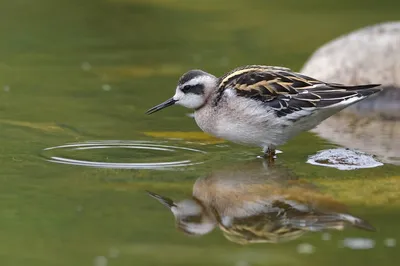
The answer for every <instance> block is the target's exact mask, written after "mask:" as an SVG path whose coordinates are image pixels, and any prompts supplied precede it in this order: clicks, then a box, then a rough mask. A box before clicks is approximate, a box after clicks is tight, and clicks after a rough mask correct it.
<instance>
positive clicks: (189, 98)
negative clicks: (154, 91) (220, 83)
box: [146, 70, 218, 114]
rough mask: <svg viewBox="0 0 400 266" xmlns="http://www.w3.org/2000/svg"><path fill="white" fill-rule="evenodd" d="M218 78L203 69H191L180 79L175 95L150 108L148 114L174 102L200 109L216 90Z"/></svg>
mask: <svg viewBox="0 0 400 266" xmlns="http://www.w3.org/2000/svg"><path fill="white" fill-rule="evenodd" d="M217 80H218V79H217V78H216V77H215V76H213V75H211V74H209V73H207V72H204V71H202V70H190V71H188V72H186V73H185V74H183V76H182V77H181V78H180V79H179V82H178V85H177V87H176V90H175V95H174V96H173V97H172V98H170V99H168V100H166V101H165V102H163V103H161V104H159V105H156V106H154V107H152V108H150V109H149V110H147V112H146V114H152V113H155V112H157V111H160V110H161V109H164V108H165V107H168V106H171V105H174V104H179V105H182V106H184V107H186V108H190V109H198V108H200V107H202V106H203V105H204V104H205V103H206V101H207V99H208V97H209V96H210V94H211V92H212V91H213V90H215V88H216V86H217Z"/></svg>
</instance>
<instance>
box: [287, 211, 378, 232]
mask: <svg viewBox="0 0 400 266" xmlns="http://www.w3.org/2000/svg"><path fill="white" fill-rule="evenodd" d="M289 223H290V224H291V225H292V226H294V227H296V228H302V229H305V230H309V231H322V230H326V229H335V230H343V229H344V228H345V227H347V226H353V227H355V228H359V229H363V230H366V231H376V229H375V228H374V227H373V226H372V225H371V224H369V223H368V222H367V221H365V220H363V219H361V218H358V217H355V216H352V215H350V214H342V213H319V214H316V215H308V216H307V217H301V216H300V217H293V218H291V219H290V221H289Z"/></svg>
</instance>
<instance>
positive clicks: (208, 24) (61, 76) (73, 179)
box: [0, 0, 400, 266]
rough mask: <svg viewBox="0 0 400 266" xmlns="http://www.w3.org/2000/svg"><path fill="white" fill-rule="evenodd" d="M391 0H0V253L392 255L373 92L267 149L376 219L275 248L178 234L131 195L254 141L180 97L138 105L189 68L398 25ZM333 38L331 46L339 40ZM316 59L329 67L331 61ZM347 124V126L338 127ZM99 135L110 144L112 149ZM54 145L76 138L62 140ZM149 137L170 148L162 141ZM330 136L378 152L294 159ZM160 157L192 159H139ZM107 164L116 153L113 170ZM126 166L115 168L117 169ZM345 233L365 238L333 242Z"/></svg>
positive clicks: (270, 260) (9, 258) (268, 61)
mask: <svg viewBox="0 0 400 266" xmlns="http://www.w3.org/2000/svg"><path fill="white" fill-rule="evenodd" d="M399 10H400V2H399V1H395V0H382V1H372V0H362V1H361V0H351V1H349V0H335V1H334V0H318V1H317V0H280V1H273V0H267V1H262V0H248V1H244V0H230V1H228V0H218V1H211V0H204V1H194V0H181V1H179V0H169V1H168V0H79V1H78V0H35V1H32V0H2V1H1V4H0V14H1V16H0V40H1V41H0V129H1V130H0V166H1V167H0V236H1V240H2V241H1V242H0V264H1V265H7V266H9V265H10V266H11V265H32V266H34V265H40V266H47V265H49V266H50V265H96V266H106V265H121V266H122V265H205V264H207V265H235V266H247V265H321V263H324V264H325V265H337V264H339V263H340V264H345V265H347V264H348V265H376V264H377V263H379V264H380V265H397V264H398V261H399V259H400V255H399V254H398V252H396V249H397V248H396V239H397V238H398V237H399V236H400V230H399V228H398V219H399V218H400V214H399V213H400V212H399V207H400V196H399V195H398V191H399V190H398V189H399V188H400V182H399V180H400V179H399V178H400V168H399V167H400V166H399V157H400V155H399V153H398V152H399V149H397V148H396V147H398V146H399V145H400V144H399V138H398V134H397V132H400V129H399V124H398V118H399V116H387V115H382V114H381V110H382V109H384V110H385V111H386V112H387V108H386V107H387V106H389V105H388V104H387V101H386V100H382V99H380V100H379V99H377V100H376V101H378V103H379V104H378V105H377V104H376V102H374V101H373V100H371V103H370V104H368V105H367V106H366V107H365V108H367V109H368V108H370V109H371V110H372V111H373V112H372V115H371V116H370V117H367V118H364V117H363V118H360V116H359V115H360V113H361V115H362V114H364V113H368V115H370V113H369V112H367V111H361V112H356V111H354V110H356V109H354V110H353V111H354V112H353V113H345V115H344V116H343V115H341V116H337V117H336V118H332V120H330V122H329V123H328V124H326V126H325V127H321V128H320V129H319V131H316V132H314V133H304V134H302V135H301V136H299V137H297V138H295V139H293V140H292V141H290V142H289V143H288V144H286V145H285V146H283V147H282V148H281V150H282V151H283V154H281V155H280V156H279V158H280V160H279V163H278V164H279V165H281V166H282V167H283V168H285V169H290V171H291V172H293V173H294V174H295V175H296V177H297V178H298V179H301V180H307V181H308V182H313V183H315V185H317V186H318V187H320V188H321V189H322V190H323V191H324V193H327V194H329V195H332V196H333V197H335V198H336V199H337V200H338V201H340V202H342V203H344V204H346V205H348V206H349V208H350V210H351V211H352V213H353V214H355V215H357V216H361V217H363V218H365V219H367V220H368V221H369V222H370V223H371V224H373V225H374V226H375V227H376V228H377V229H378V231H377V232H375V233H371V232H364V231H360V230H355V229H349V231H347V230H345V231H343V232H333V233H332V235H329V236H328V235H321V234H320V233H309V234H307V235H306V236H302V237H301V238H299V239H297V240H294V241H290V242H287V243H283V244H254V245H245V246H242V245H238V244H236V243H232V242H230V241H228V240H227V239H225V238H224V237H223V236H222V234H221V233H220V232H219V231H218V230H215V231H214V232H212V233H211V234H209V235H206V236H204V237H194V238H193V237H187V236H185V235H184V234H183V233H182V232H178V231H177V230H176V229H175V226H174V221H173V217H172V215H171V214H170V213H169V212H168V210H165V209H163V207H162V206H161V205H159V204H158V203H157V202H155V201H154V200H153V199H151V198H150V197H148V196H147V195H146V194H145V192H144V191H145V190H146V189H149V190H155V191H158V192H160V193H165V194H167V195H169V196H171V197H173V198H178V199H182V198H184V197H188V196H190V195H191V193H192V186H193V183H194V182H195V180H196V179H197V178H199V177H201V176H204V175H207V174H209V173H210V172H213V171H214V170H215V169H218V168H219V167H221V166H229V165H232V164H238V163H240V162H241V161H246V160H253V159H254V158H255V157H256V156H257V155H259V153H260V151H259V149H257V148H249V147H242V146H238V145H235V144H232V143H227V142H223V141H220V140H216V139H213V138H211V137H208V136H206V135H203V134H202V133H201V132H200V130H199V129H198V127H197V125H196V124H195V122H194V121H193V119H192V118H190V117H188V116H187V113H188V112H189V111H188V110H185V109H183V108H180V107H174V108H168V109H167V110H165V111H163V112H162V113H157V114H156V115H153V116H146V115H144V112H145V111H146V110H147V109H148V108H150V107H152V106H154V105H155V104H158V103H160V102H161V101H164V100H165V99H167V98H169V97H171V95H172V94H173V92H174V90H175V86H176V83H177V80H178V78H179V77H180V76H181V75H182V74H183V73H184V72H186V71H187V70H189V69H193V68H199V69H203V70H205V71H207V72H210V73H212V74H214V75H216V76H220V75H223V74H224V73H225V72H227V71H229V70H231V69H233V68H235V67H237V66H241V65H247V64H265V65H278V66H285V67H289V68H291V69H293V70H295V71H300V70H302V68H303V66H304V65H305V64H306V62H307V61H308V60H309V58H310V57H311V56H312V55H313V53H314V52H315V51H316V50H317V49H318V48H319V47H321V46H323V45H325V44H326V43H328V42H330V41H332V40H333V39H335V38H338V37H339V36H342V35H344V34H348V33H350V32H353V31H356V30H359V29H361V28H364V27H367V26H372V25H375V24H378V23H384V22H391V21H397V20H399V19H400V14H399ZM397 25H398V24H397ZM380 32H381V33H382V32H383V33H384V32H385V30H382V31H380ZM391 32H394V33H393V36H394V37H393V38H394V39H393V40H394V41H393V42H391V44H390V47H395V48H393V49H392V50H391V49H388V50H385V48H379V49H383V52H382V53H385V54H386V55H387V56H386V58H387V59H388V60H392V61H393V60H397V59H398V58H399V57H398V55H399V54H400V52H399V53H397V52H396V51H399V49H398V48H397V50H396V47H400V41H399V40H400V37H399V36H400V26H397V29H396V27H395V29H394V30H391ZM367 34H368V33H367ZM374 36H375V35H374ZM396 36H397V37H396ZM379 38H381V37H380V35H379V34H378V35H376V37H372V39H374V40H376V39H379ZM385 38H386V37H385ZM396 38H397V39H396ZM366 40H368V39H366ZM385 40H386V39H385ZM367 43H368V41H367ZM393 43H394V46H393ZM396 44H397V46H396ZM342 45H343V49H344V50H345V47H346V46H347V45H350V44H346V43H345V44H342ZM379 47H381V46H379ZM383 47H384V46H383ZM335 49H336V50H335V51H339V52H340V51H341V48H340V47H339V48H338V47H336V48H335ZM344 50H343V51H344ZM360 51H361V52H360V53H362V46H361V48H360ZM328 54H329V52H328ZM332 54H334V52H332ZM367 55H368V53H367ZM324 56H325V55H324ZM347 57H348V59H349V62H351V61H352V60H353V58H352V53H348V55H346V56H344V57H343V56H342V58H345V59H346V58H347ZM364 58H367V59H368V56H365V53H364ZM332 60H334V59H332ZM392 61H391V62H392ZM325 62H326V64H325V65H324V66H326V68H327V69H328V68H329V66H330V61H329V60H328V61H325ZM341 62H346V60H344V61H341ZM363 62H364V64H365V65H369V66H375V67H376V69H377V81H374V75H375V72H373V71H372V72H368V73H369V74H368V77H371V80H368V82H382V81H381V77H382V71H379V69H382V68H383V67H382V65H385V64H386V63H385V62H382V63H381V62H379V63H378V62H377V61H376V60H371V61H370V62H368V60H366V61H363ZM394 62H395V63H394V64H393V65H394V66H397V68H395V67H393V69H392V70H391V71H393V75H392V76H391V77H392V78H390V77H389V78H384V80H387V83H385V85H388V86H391V87H392V89H393V91H394V92H393V94H390V95H392V96H389V97H387V98H385V99H388V98H389V99H394V98H396V97H397V99H399V97H398V95H399V94H398V93H399V92H398V91H397V89H398V87H396V86H397V85H398V81H399V79H397V78H396V77H397V75H399V74H400V73H399V71H400V69H399V68H398V66H400V60H399V61H394ZM349 64H351V63H349ZM318 68H319V67H317V69H318ZM320 68H324V67H320ZM310 69H311V68H310ZM357 69H358V70H359V68H357V67H355V68H350V69H349V70H348V71H346V73H352V72H351V71H357ZM361 70H362V69H361ZM309 71H310V74H311V72H312V75H313V76H315V77H317V76H318V75H321V77H323V75H324V73H322V72H321V73H320V72H318V71H315V70H309ZM368 71H370V70H368ZM396 71H397V72H396ZM383 72H385V73H387V71H386V70H385V71H383ZM397 73H399V74H397ZM396 74H397V75H396ZM342 75H344V74H343V73H342ZM329 78H332V77H329ZM337 78H338V81H339V79H342V78H343V79H345V78H344V77H343V76H339V75H338V77H337ZM362 81H365V80H362ZM352 82H357V80H353V81H352ZM396 82H397V83H396ZM393 95H394V96H393ZM386 96H387V95H386ZM396 103H397V104H396ZM390 106H391V108H392V109H390V110H389V111H388V112H389V113H390V112H391V113H396V112H397V113H398V110H399V109H396V108H398V107H399V105H398V102H397V101H396V102H395V104H394V105H392V102H391V105H390ZM393 106H394V107H393ZM367 109H361V110H367ZM357 110H360V109H357ZM368 110H369V109H368ZM349 112H350V111H349ZM377 113H378V115H377ZM354 116H355V117H354ZM335 119H336V120H335ZM349 119H350V120H349ZM355 121H363V122H362V123H361V124H360V123H356V122H355ZM367 125H369V126H370V127H367ZM371 125H372V126H371ZM349 128H352V130H345V133H346V135H344V132H341V131H337V129H349ZM366 128H368V130H367V131H368V133H365V131H366ZM333 129H335V130H336V131H335V130H333ZM315 133H317V134H315ZM317 135H320V136H322V137H323V138H321V137H319V136H317ZM338 136H343V138H342V137H338ZM87 141H97V143H95V144H93V143H92V144H90V145H92V146H93V145H94V146H95V147H96V149H95V148H93V149H89V148H87V147H89V146H90V145H88V144H87ZM106 141H119V142H118V143H119V144H115V143H117V142H114V144H113V145H114V146H117V148H115V147H114V148H113V149H111V148H107V147H106V146H107V145H105V144H104V143H105V142H106ZM132 141H136V142H135V143H134V144H132ZM68 143H78V144H73V145H76V146H71V147H74V148H71V149H70V148H69V147H61V148H60V146H63V145H65V144H68ZM82 143H83V144H82ZM84 143H86V144H84ZM138 143H139V144H138ZM143 143H148V144H149V143H150V144H149V145H148V146H143V145H145V144H143ZM160 143H161V144H160ZM304 144H307V145H304ZM129 145H133V146H131V147H130V148H129V147H128V148H127V146H129ZM135 145H136V146H135ZM151 145H154V146H151ZM157 145H158V146H157ZM160 145H167V146H173V147H175V148H171V147H170V148H171V149H176V150H174V152H167V153H166V152H165V151H164V152H163V151H162V150H160V149H164V148H165V147H164V148H163V147H161V146H160ZM138 146H139V148H138ZM338 146H344V147H349V148H355V149H360V150H362V151H365V152H368V153H370V154H372V155H375V156H378V158H380V159H381V161H382V162H384V163H385V164H384V165H383V166H381V167H377V168H371V169H360V170H354V171H340V170H337V169H334V168H327V167H318V166H312V165H309V164H306V160H307V158H308V156H310V155H312V154H314V153H316V152H317V151H319V150H322V149H326V148H334V147H338ZM76 147H77V148H76ZM85 147H86V148H85ZM104 147H106V148H104ZM143 147H153V148H152V149H145V148H143ZM176 147H183V149H179V148H176ZM186 148H190V149H193V150H187V149H186ZM46 149H47V150H46ZM157 149H158V150H157ZM204 152H207V154H206V155H205V153H204ZM60 158H61V159H60ZM63 158H64V159H63ZM65 158H69V159H67V160H66V159H65ZM68 160H69V161H68ZM71 160H78V162H76V161H71ZM171 160H173V161H174V162H175V161H177V162H181V163H178V164H186V163H187V164H192V163H193V164H194V165H193V166H191V167H189V168H184V169H180V170H176V169H175V170H168V171H166V170H165V171H164V170H162V169H161V170H160V169H158V170H154V169H145V168H146V167H145V166H146V165H149V164H150V166H149V167H147V168H152V167H153V166H154V165H157V163H158V162H165V161H171ZM182 161H185V163H182ZM186 161H187V162H186ZM57 162H58V163H57ZM92 162H100V164H97V165H95V164H92ZM115 162H117V163H126V164H122V165H117V167H114V166H115V165H113V163H115ZM196 162H202V164H198V165H197V164H195V163H196ZM203 162H205V163H203ZM107 163H108V164H107ZM130 163H137V164H141V165H142V166H140V167H139V166H138V165H137V164H134V166H133V167H130V166H132V165H130ZM71 164H72V165H71ZM77 164H78V165H77ZM79 164H80V165H79ZM260 164H261V162H260ZM124 165H125V166H126V167H125V168H128V169H121V168H124ZM143 165H144V166H143ZM85 166H92V167H85ZM93 166H94V167H93ZM132 168H141V169H132ZM349 237H351V238H352V239H353V240H354V239H356V240H357V239H358V240H359V242H357V243H361V246H362V248H361V249H364V248H365V249H366V250H353V249H352V248H354V246H352V248H349V247H346V245H344V244H343V243H345V242H343V241H344V240H345V239H347V238H349ZM371 243H372V244H371ZM304 244H305V245H304Z"/></svg>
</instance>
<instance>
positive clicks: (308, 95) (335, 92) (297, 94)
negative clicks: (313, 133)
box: [215, 66, 380, 116]
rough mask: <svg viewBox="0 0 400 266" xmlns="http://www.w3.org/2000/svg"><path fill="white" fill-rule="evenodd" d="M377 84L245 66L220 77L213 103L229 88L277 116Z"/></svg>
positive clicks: (328, 102) (330, 102) (343, 98)
mask: <svg viewBox="0 0 400 266" xmlns="http://www.w3.org/2000/svg"><path fill="white" fill-rule="evenodd" d="M377 86H379V85H376V84H371V85H360V86H345V85H341V84H335V83H325V82H322V81H319V80H316V79H314V78H311V77H308V76H305V75H302V74H300V73H295V72H292V71H291V70H290V69H287V68H281V67H269V66H247V67H242V68H238V69H235V70H233V71H231V72H229V73H228V74H226V75H225V76H223V77H221V78H220V82H219V86H218V97H217V99H216V103H215V104H218V101H220V100H221V99H222V96H223V94H224V91H225V90H227V89H232V90H234V91H235V92H236V94H237V95H238V96H241V97H246V98H251V99H254V100H256V101H260V102H262V103H264V104H266V105H268V106H269V107H271V108H273V109H275V111H276V114H277V116H286V115H288V114H291V113H293V112H296V111H300V110H302V109H317V108H324V107H330V106H333V105H336V104H339V103H340V102H343V101H346V100H348V99H351V98H353V97H357V98H360V99H361V98H363V97H365V96H368V95H370V94H373V93H375V92H378V91H380V89H378V88H375V87H377Z"/></svg>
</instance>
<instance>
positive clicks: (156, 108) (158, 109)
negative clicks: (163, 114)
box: [146, 98, 176, 115]
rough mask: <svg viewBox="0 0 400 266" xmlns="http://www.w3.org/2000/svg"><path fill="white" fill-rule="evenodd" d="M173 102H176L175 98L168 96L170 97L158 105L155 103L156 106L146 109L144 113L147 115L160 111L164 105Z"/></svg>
mask: <svg viewBox="0 0 400 266" xmlns="http://www.w3.org/2000/svg"><path fill="white" fill-rule="evenodd" d="M175 103H176V100H174V98H170V99H168V100H166V101H165V102H163V103H160V104H159V105H156V106H154V107H152V108H150V109H149V110H147V112H146V114H147V115H149V114H152V113H155V112H157V111H160V110H161V109H164V108H165V107H168V106H171V105H174V104H175Z"/></svg>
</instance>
